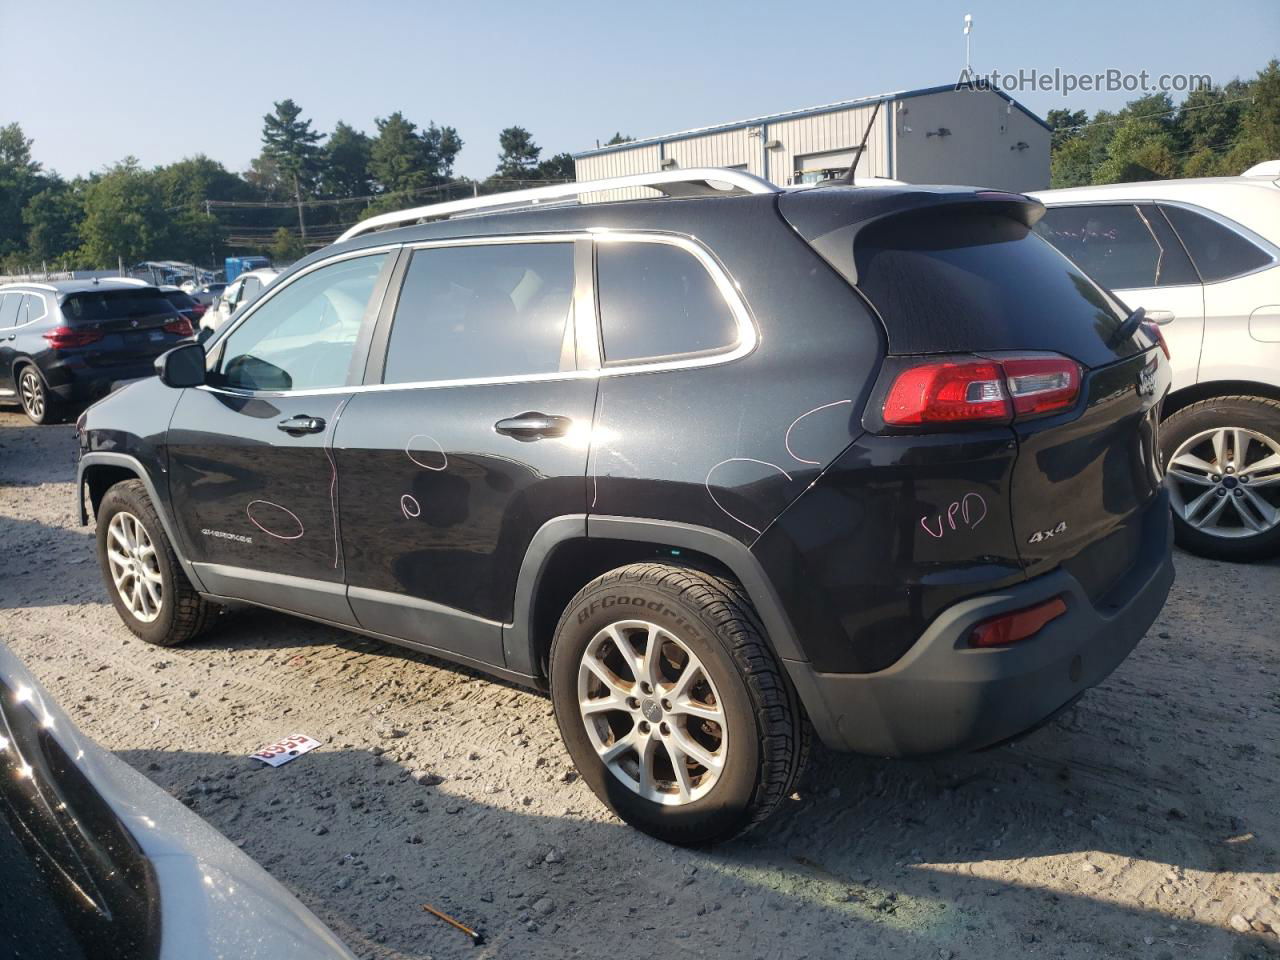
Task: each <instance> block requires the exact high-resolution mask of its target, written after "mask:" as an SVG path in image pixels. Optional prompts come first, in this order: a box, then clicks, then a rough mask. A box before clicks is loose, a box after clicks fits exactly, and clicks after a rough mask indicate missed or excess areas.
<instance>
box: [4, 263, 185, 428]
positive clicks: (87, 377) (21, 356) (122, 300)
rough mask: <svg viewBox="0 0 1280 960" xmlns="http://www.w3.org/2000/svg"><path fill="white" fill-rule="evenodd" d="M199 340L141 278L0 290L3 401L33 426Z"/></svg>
mask: <svg viewBox="0 0 1280 960" xmlns="http://www.w3.org/2000/svg"><path fill="white" fill-rule="evenodd" d="M194 336H195V330H194V329H193V327H192V325H191V322H190V321H189V320H187V319H186V317H184V316H182V315H181V314H180V313H178V311H177V309H175V308H174V306H173V304H172V303H170V302H169V300H168V298H167V297H166V296H165V295H164V293H162V292H161V291H160V290H158V289H157V288H156V287H152V286H148V285H147V284H145V283H143V282H142V281H140V280H130V279H127V278H126V279H120V280H114V279H108V280H62V281H56V282H53V283H11V284H5V285H2V286H0V402H17V403H20V404H21V405H22V409H23V411H24V412H25V413H26V415H27V416H28V417H29V418H30V419H31V421H32V422H33V423H52V422H55V421H56V420H58V419H59V418H60V417H61V416H62V414H63V413H64V412H65V409H66V407H67V406H68V405H69V404H72V403H76V402H80V401H88V400H93V399H96V398H97V397H100V396H102V395H103V394H105V393H107V392H108V391H109V390H110V389H111V385H112V384H113V383H115V382H116V381H118V380H131V379H136V378H138V377H147V376H151V375H153V374H154V372H155V371H154V366H153V364H154V361H155V358H156V357H158V356H159V355H160V354H162V353H164V352H165V351H166V350H168V349H169V348H170V347H173V346H174V345H176V344H179V343H181V342H183V341H184V340H190V339H191V338H192V337H194Z"/></svg>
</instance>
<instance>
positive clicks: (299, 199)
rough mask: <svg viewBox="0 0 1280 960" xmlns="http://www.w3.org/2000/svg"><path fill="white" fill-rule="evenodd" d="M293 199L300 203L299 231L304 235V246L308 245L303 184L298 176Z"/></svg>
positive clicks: (294, 179)
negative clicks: (303, 205)
mask: <svg viewBox="0 0 1280 960" xmlns="http://www.w3.org/2000/svg"><path fill="white" fill-rule="evenodd" d="M293 199H294V200H296V201H297V203H298V230H299V231H300V232H301V233H302V245H303V246H304V247H305V246H306V245H307V222H306V220H304V219H303V218H302V183H301V181H299V180H298V174H297V173H296V172H295V173H294V175H293Z"/></svg>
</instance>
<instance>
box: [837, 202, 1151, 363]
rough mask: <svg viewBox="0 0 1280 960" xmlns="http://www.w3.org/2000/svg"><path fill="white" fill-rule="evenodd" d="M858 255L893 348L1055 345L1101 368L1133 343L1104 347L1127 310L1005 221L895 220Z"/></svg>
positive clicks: (874, 231) (865, 239)
mask: <svg viewBox="0 0 1280 960" xmlns="http://www.w3.org/2000/svg"><path fill="white" fill-rule="evenodd" d="M854 257H855V260H856V263H857V269H858V287H859V288H860V289H861V290H862V291H863V292H864V293H865V294H866V295H867V298H868V299H869V300H870V301H871V302H872V304H874V305H875V307H876V309H877V310H879V312H880V315H881V316H882V317H883V318H884V322H885V327H886V329H887V331H888V334H889V348H890V352H892V353H897V354H904V353H959V352H972V351H975V350H1052V351H1056V352H1058V353H1061V354H1064V355H1066V356H1068V357H1071V358H1073V359H1075V360H1078V361H1080V362H1081V363H1084V364H1086V365H1089V366H1096V365H1100V364H1103V363H1108V362H1110V361H1112V360H1114V359H1115V358H1116V356H1117V355H1120V356H1127V355H1129V354H1131V353H1133V352H1136V349H1137V348H1136V346H1134V345H1133V344H1132V342H1130V343H1128V344H1126V345H1117V346H1115V347H1113V346H1112V345H1110V344H1109V343H1108V341H1109V340H1110V339H1111V338H1112V336H1113V335H1114V334H1115V331H1116V328H1117V327H1118V326H1119V325H1120V324H1121V323H1122V322H1123V321H1124V318H1125V316H1127V313H1128V311H1127V310H1125V309H1124V307H1123V306H1122V305H1121V304H1120V303H1119V302H1118V301H1117V300H1115V299H1114V298H1112V297H1111V296H1109V295H1108V294H1106V293H1104V292H1103V291H1102V289H1101V288H1099V287H1098V286H1097V285H1096V284H1095V283H1093V282H1092V281H1091V280H1090V279H1089V278H1088V277H1086V276H1085V275H1084V274H1083V273H1081V272H1080V270H1079V268H1077V267H1076V266H1075V265H1074V264H1073V263H1072V262H1071V261H1070V260H1068V259H1067V258H1066V257H1065V256H1063V255H1062V254H1060V253H1059V252H1058V251H1057V250H1055V249H1054V248H1053V247H1052V246H1050V245H1049V244H1048V243H1046V242H1045V241H1044V240H1043V239H1041V238H1040V237H1038V236H1036V235H1035V233H1033V232H1032V230H1031V228H1030V227H1027V226H1026V225H1024V224H1022V223H1019V222H1018V221H1016V220H1013V219H1010V218H1009V217H1004V216H999V215H994V214H985V213H976V212H975V213H963V214H962V213H956V212H951V213H947V214H944V215H940V214H938V213H936V212H930V211H924V212H922V213H919V214H908V215H904V216H898V217H892V218H890V219H888V220H885V221H882V222H880V223H875V224H872V225H870V226H868V227H867V228H865V229H864V230H863V231H862V232H861V233H860V234H859V235H858V237H857V240H856V247H855V249H854Z"/></svg>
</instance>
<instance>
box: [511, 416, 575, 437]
mask: <svg viewBox="0 0 1280 960" xmlns="http://www.w3.org/2000/svg"><path fill="white" fill-rule="evenodd" d="M572 426H573V421H572V420H570V419H569V418H568V417H556V416H548V415H547V414H545V413H537V412H530V413H521V414H517V415H516V416H514V417H508V418H507V419H505V420H499V421H498V422H497V423H495V424H494V425H493V429H494V430H497V431H498V433H502V434H505V435H506V436H508V437H515V438H516V439H517V440H523V441H525V442H528V441H530V440H542V439H544V438H546V437H563V436H564V435H565V434H566V433H568V432H569V428H570V427H572Z"/></svg>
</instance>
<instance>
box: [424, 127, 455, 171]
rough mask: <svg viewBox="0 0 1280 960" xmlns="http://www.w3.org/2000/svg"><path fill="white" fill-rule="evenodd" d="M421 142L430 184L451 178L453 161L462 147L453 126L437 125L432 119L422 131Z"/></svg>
mask: <svg viewBox="0 0 1280 960" xmlns="http://www.w3.org/2000/svg"><path fill="white" fill-rule="evenodd" d="M422 143H423V147H424V154H425V158H426V163H427V169H428V170H429V172H430V174H431V176H430V181H431V183H432V184H437V183H444V182H446V181H448V180H451V179H452V178H453V161H454V160H455V159H457V156H458V152H459V151H460V150H461V149H462V138H461V137H460V136H458V131H457V130H455V129H454V128H453V127H437V126H436V124H435V121H434V120H433V121H432V122H431V123H430V124H428V125H427V128H426V129H425V130H423V131H422Z"/></svg>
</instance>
